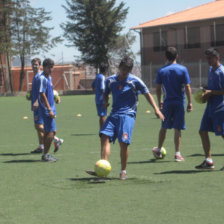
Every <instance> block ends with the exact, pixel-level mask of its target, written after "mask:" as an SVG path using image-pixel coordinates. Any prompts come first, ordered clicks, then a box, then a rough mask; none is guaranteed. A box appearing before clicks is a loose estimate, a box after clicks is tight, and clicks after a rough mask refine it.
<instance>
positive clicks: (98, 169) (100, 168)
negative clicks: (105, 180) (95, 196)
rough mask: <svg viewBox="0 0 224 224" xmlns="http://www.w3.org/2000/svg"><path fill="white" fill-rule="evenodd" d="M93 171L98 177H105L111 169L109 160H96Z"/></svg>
mask: <svg viewBox="0 0 224 224" xmlns="http://www.w3.org/2000/svg"><path fill="white" fill-rule="evenodd" d="M94 171H95V173H96V175H97V176H98V177H106V176H107V175H108V174H109V173H110V171H111V165H110V162H109V161H107V160H104V159H100V160H98V161H97V162H96V164H95V167H94Z"/></svg>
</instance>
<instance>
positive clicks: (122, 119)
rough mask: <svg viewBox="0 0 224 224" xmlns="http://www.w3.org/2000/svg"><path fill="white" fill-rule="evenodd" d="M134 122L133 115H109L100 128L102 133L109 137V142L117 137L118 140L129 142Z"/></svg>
mask: <svg viewBox="0 0 224 224" xmlns="http://www.w3.org/2000/svg"><path fill="white" fill-rule="evenodd" d="M134 124H135V116H131V115H125V114H119V115H110V116H109V117H108V118H107V119H106V121H105V123H104V125H103V127H102V128H101V130H100V136H101V135H102V134H104V135H106V136H108V137H109V138H110V142H113V143H114V142H115V140H116V138H118V141H119V142H123V143H126V144H131V136H132V132H133V128H134Z"/></svg>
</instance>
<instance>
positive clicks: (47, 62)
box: [43, 58, 54, 67]
mask: <svg viewBox="0 0 224 224" xmlns="http://www.w3.org/2000/svg"><path fill="white" fill-rule="evenodd" d="M53 66H54V61H53V60H52V59H50V58H46V59H44V61H43V67H53Z"/></svg>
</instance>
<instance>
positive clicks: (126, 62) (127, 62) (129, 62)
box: [119, 56, 134, 71]
mask: <svg viewBox="0 0 224 224" xmlns="http://www.w3.org/2000/svg"><path fill="white" fill-rule="evenodd" d="M133 63H134V61H133V59H132V58H130V57H128V56H125V57H123V59H122V60H121V62H120V64H119V68H121V67H126V68H128V70H129V71H131V70H132V68H133Z"/></svg>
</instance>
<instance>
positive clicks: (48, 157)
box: [41, 154, 57, 162]
mask: <svg viewBox="0 0 224 224" xmlns="http://www.w3.org/2000/svg"><path fill="white" fill-rule="evenodd" d="M41 159H42V161H43V162H56V161H57V159H56V158H54V157H53V156H51V155H50V154H45V155H42V157H41Z"/></svg>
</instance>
